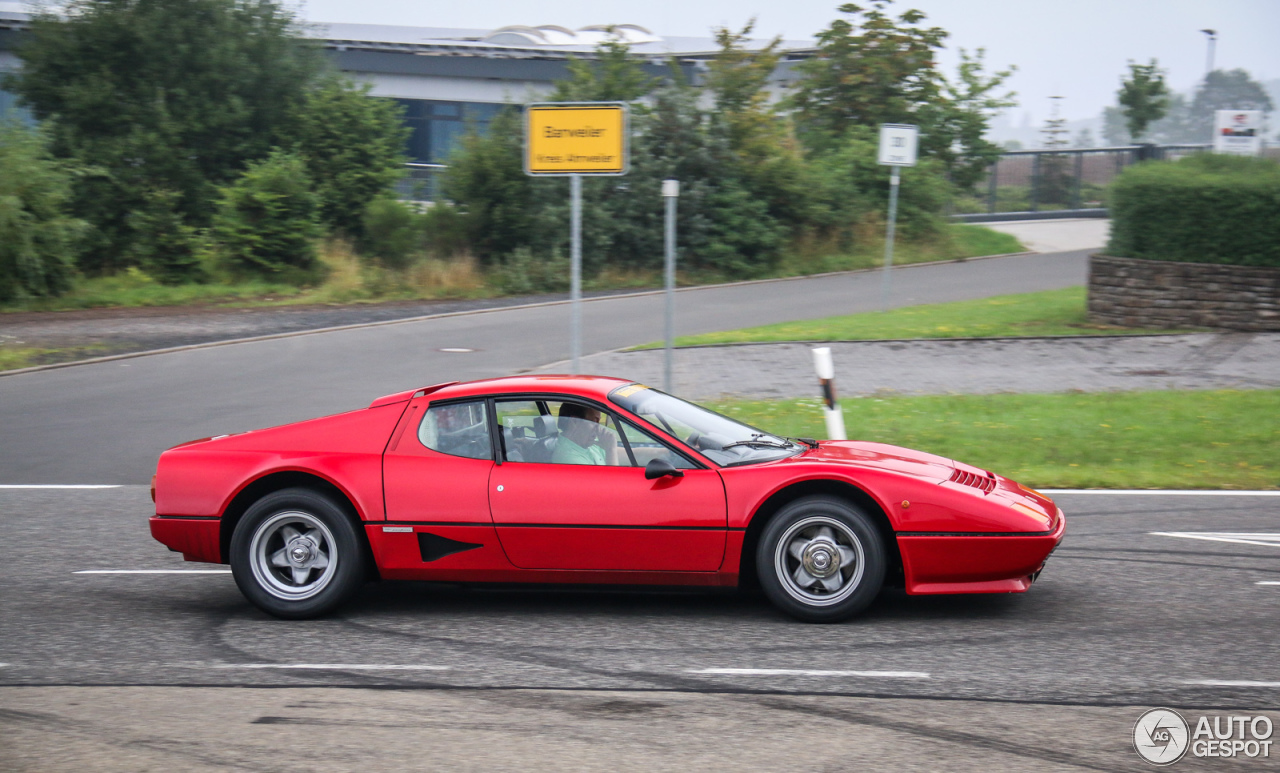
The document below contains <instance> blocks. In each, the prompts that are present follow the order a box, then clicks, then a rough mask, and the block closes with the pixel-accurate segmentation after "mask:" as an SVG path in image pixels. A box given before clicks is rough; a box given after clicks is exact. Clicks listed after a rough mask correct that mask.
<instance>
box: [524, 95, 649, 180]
mask: <svg viewBox="0 0 1280 773" xmlns="http://www.w3.org/2000/svg"><path fill="white" fill-rule="evenodd" d="M526 121H527V124H526V131H525V165H524V168H525V172H527V173H529V174H531V175H571V174H591V175H620V174H626V173H627V150H628V148H627V106H626V105H625V104H623V103H621V102H543V103H539V104H533V105H529V107H528V109H527V110H526Z"/></svg>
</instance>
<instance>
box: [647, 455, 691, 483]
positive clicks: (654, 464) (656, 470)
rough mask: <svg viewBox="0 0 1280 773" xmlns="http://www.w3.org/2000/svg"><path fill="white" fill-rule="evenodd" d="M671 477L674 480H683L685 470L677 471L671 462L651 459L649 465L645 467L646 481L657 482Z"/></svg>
mask: <svg viewBox="0 0 1280 773" xmlns="http://www.w3.org/2000/svg"><path fill="white" fill-rule="evenodd" d="M668 475H670V476H671V477H673V478H683V477H684V470H677V469H676V468H675V467H672V466H671V462H668V461H667V460H666V459H650V460H649V463H648V464H646V465H645V466H644V478H645V480H655V479H657V478H665V477H666V476H668Z"/></svg>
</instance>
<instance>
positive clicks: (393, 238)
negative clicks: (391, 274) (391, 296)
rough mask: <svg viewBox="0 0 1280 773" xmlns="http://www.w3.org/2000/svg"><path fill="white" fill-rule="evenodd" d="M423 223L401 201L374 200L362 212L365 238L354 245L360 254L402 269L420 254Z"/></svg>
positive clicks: (385, 264)
mask: <svg viewBox="0 0 1280 773" xmlns="http://www.w3.org/2000/svg"><path fill="white" fill-rule="evenodd" d="M422 221H423V216H422V215H419V214H418V213H417V212H415V211H414V210H413V208H412V207H410V206H409V205H408V204H406V203H404V202H403V201H399V200H397V199H393V198H389V197H380V198H376V199H374V200H373V201H371V202H369V204H368V206H366V207H365V210H364V217H363V218H362V228H363V231H364V235H363V236H362V237H361V238H360V240H359V241H358V242H357V246H358V247H359V248H360V254H362V255H365V256H367V257H372V258H376V259H377V260H378V262H380V263H381V264H382V265H383V266H385V267H387V268H398V269H402V268H405V267H406V266H408V265H409V264H410V263H412V262H413V259H414V257H415V256H420V255H421V253H422V249H423V222H422Z"/></svg>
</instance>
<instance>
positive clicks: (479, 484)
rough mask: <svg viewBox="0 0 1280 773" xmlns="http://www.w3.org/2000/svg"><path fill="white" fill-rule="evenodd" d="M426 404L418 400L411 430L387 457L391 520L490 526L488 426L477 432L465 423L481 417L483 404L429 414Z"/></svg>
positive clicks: (400, 434) (402, 432) (401, 433)
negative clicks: (445, 450) (470, 418)
mask: <svg viewBox="0 0 1280 773" xmlns="http://www.w3.org/2000/svg"><path fill="white" fill-rule="evenodd" d="M428 403H429V401H428V400H427V399H426V398H420V399H419V400H415V401H414V403H413V404H412V405H410V406H409V409H408V410H407V411H406V418H405V421H406V422H408V426H406V427H403V428H401V429H398V430H396V436H395V439H394V440H393V441H392V447H390V448H388V449H387V452H386V454H385V455H384V456H383V462H382V476H383V485H384V492H385V495H386V503H387V520H388V521H415V522H420V523H484V524H489V523H491V522H492V518H491V517H490V515H489V498H488V490H487V489H488V484H489V471H490V470H491V469H492V468H493V460H492V459H491V458H484V457H485V456H486V455H487V456H492V452H491V451H489V450H487V449H488V446H486V445H485V442H487V438H488V424H487V422H485V423H483V425H482V426H481V427H480V428H479V429H476V428H475V426H476V425H475V424H474V423H472V424H469V423H467V417H468V416H469V415H472V418H475V417H481V418H482V417H483V413H484V403H483V402H480V403H471V404H463V405H447V406H438V407H430V408H429V407H428ZM473 406H476V407H473ZM477 432H478V433H479V434H478V435H476V433H477ZM472 435H476V436H475V437H473V436H472ZM424 443H429V444H431V445H434V446H436V447H437V448H444V449H448V450H450V451H452V452H454V453H444V452H442V451H439V450H432V449H431V448H428V447H427V446H426V445H425V444H424ZM459 454H465V455H459ZM476 457H480V458H476Z"/></svg>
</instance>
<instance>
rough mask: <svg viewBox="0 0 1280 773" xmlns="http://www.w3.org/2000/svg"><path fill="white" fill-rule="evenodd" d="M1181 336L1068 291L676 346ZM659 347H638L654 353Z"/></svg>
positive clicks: (750, 331) (721, 335) (723, 335)
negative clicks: (1098, 309) (1123, 317)
mask: <svg viewBox="0 0 1280 773" xmlns="http://www.w3.org/2000/svg"><path fill="white" fill-rule="evenodd" d="M1170 332H1185V331H1171V330H1142V329H1136V328H1127V327H1113V326H1110V325H1099V324H1095V323H1092V322H1090V321H1089V319H1088V313H1087V309H1086V293H1085V288H1083V287H1067V288H1064V289H1061V290H1046V291H1043V292H1036V293H1020V294H1018V295H998V296H995V297H993V298H982V299H979V300H974V301H956V302H954V303H934V304H926V305H921V306H908V307H905V308H901V309H893V310H890V311H886V312H879V311H873V312H866V313H863V314H849V315H846V316H839V317H826V318H823V319H812V320H803V321H797V322H782V323H779V324H776V325H761V326H759V327H749V328H743V329H741V330H725V331H722V332H718V333H704V334H702V335H693V336H680V337H678V338H676V341H675V343H676V346H699V345H707V344H727V343H754V342H769V341H870V340H883V339H893V338H998V337H1025V336H1057V335H1133V334H1135V333H1170ZM661 345H662V344H661V343H650V344H645V345H643V346H639V347H636V348H637V349H652V348H655V347H658V346H661Z"/></svg>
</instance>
